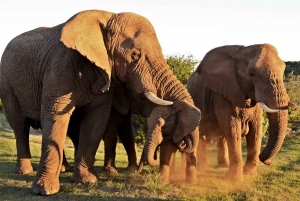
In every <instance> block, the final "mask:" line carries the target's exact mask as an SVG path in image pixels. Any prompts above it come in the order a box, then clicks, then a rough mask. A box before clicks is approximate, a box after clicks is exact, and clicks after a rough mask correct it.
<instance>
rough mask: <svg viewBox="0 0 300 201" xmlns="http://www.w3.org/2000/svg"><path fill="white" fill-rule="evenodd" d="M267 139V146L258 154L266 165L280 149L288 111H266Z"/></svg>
mask: <svg viewBox="0 0 300 201" xmlns="http://www.w3.org/2000/svg"><path fill="white" fill-rule="evenodd" d="M268 119H269V128H268V129H269V140H268V143H267V146H266V147H265V148H264V149H263V151H262V152H261V153H260V155H259V159H260V161H261V162H263V163H264V164H266V165H270V164H271V163H272V157H273V156H275V155H276V154H277V153H278V151H279V150H280V148H281V146H282V143H283V141H284V138H285V135H286V129H287V120H288V111H287V110H280V111H279V112H277V113H268Z"/></svg>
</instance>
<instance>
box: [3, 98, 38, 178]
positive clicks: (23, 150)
mask: <svg viewBox="0 0 300 201" xmlns="http://www.w3.org/2000/svg"><path fill="white" fill-rule="evenodd" d="M2 102H3V104H4V105H5V108H4V109H5V116H6V119H7V121H8V123H9V125H10V127H11V128H12V129H13V131H14V134H15V138H16V148H17V164H16V167H15V173H17V174H28V173H31V172H33V168H32V165H31V154H30V147H29V128H30V126H29V123H27V122H26V118H24V117H23V115H22V112H21V111H20V110H19V107H18V105H19V104H18V103H17V101H16V100H14V99H13V100H11V99H9V98H8V97H6V98H5V99H4V98H3V99H2ZM5 103H9V104H5Z"/></svg>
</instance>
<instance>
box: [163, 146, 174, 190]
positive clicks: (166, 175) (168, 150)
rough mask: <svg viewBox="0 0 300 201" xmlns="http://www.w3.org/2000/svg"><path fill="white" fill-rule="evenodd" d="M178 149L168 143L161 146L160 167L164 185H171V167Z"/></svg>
mask: <svg viewBox="0 0 300 201" xmlns="http://www.w3.org/2000/svg"><path fill="white" fill-rule="evenodd" d="M176 151H177V147H175V146H174V145H173V144H172V143H171V142H167V143H164V144H161V145H160V165H159V173H160V174H161V176H162V179H161V182H162V183H164V184H169V183H170V165H171V162H172V159H173V157H175V153H176Z"/></svg>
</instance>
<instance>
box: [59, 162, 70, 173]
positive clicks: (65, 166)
mask: <svg viewBox="0 0 300 201" xmlns="http://www.w3.org/2000/svg"><path fill="white" fill-rule="evenodd" d="M70 171H71V167H70V165H69V163H68V162H67V161H63V163H62V165H61V168H60V172H70Z"/></svg>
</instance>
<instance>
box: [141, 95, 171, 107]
mask: <svg viewBox="0 0 300 201" xmlns="http://www.w3.org/2000/svg"><path fill="white" fill-rule="evenodd" d="M144 95H145V96H146V97H147V98H148V99H149V100H150V101H151V102H153V103H156V104H158V105H172V104H173V102H172V101H166V100H163V99H160V98H158V97H157V96H156V95H154V94H153V93H152V92H145V93H144Z"/></svg>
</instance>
